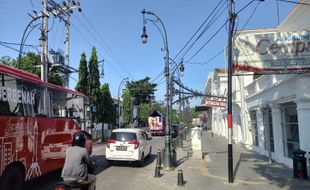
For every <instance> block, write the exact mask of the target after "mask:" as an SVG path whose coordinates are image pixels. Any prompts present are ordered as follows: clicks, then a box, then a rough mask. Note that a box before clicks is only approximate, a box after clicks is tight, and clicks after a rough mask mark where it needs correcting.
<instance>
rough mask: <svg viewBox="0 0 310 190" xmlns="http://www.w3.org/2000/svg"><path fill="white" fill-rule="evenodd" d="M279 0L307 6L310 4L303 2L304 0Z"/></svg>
mask: <svg viewBox="0 0 310 190" xmlns="http://www.w3.org/2000/svg"><path fill="white" fill-rule="evenodd" d="M278 1H282V2H285V3H293V4H297V5H306V6H310V4H309V3H302V2H296V1H289V0H278Z"/></svg>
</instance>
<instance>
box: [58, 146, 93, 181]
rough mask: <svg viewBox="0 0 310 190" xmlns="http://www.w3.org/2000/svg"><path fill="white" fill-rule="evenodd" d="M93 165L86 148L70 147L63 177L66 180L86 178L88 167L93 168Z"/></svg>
mask: <svg viewBox="0 0 310 190" xmlns="http://www.w3.org/2000/svg"><path fill="white" fill-rule="evenodd" d="M92 165H93V164H92V162H91V160H90V157H89V155H88V153H87V150H86V148H82V147H79V146H73V147H68V148H67V150H66V159H65V165H64V167H63V169H62V173H61V177H62V178H63V179H64V181H76V180H86V179H87V174H88V168H92V167H93V166H92Z"/></svg>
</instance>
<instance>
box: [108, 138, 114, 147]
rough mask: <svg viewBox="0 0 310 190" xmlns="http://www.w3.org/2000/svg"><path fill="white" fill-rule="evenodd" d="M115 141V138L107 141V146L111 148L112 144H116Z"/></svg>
mask: <svg viewBox="0 0 310 190" xmlns="http://www.w3.org/2000/svg"><path fill="white" fill-rule="evenodd" d="M114 143H115V140H113V139H109V140H108V143H107V147H108V148H110V144H114Z"/></svg>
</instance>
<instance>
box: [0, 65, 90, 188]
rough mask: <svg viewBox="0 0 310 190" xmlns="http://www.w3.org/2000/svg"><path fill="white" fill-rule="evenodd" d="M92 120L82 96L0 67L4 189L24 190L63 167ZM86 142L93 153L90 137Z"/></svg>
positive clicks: (0, 185) (0, 153) (0, 172)
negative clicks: (26, 183)
mask: <svg viewBox="0 0 310 190" xmlns="http://www.w3.org/2000/svg"><path fill="white" fill-rule="evenodd" d="M88 118H89V100H88V98H87V96H85V95H84V94H82V93H80V92H76V91H73V90H69V89H66V88H63V87H61V86H57V85H54V84H50V83H46V82H42V81H41V79H40V78H39V77H37V76H35V75H33V74H31V73H28V72H25V71H22V70H18V69H16V68H12V67H10V66H7V65H4V64H0V189H3V190H4V189H21V188H22V184H23V182H24V181H25V180H30V179H33V178H36V177H39V176H41V175H43V174H46V173H48V172H51V171H54V170H56V169H59V168H62V167H63V164H64V157H65V150H66V148H67V147H68V146H71V142H72V136H73V134H74V133H77V132H80V131H81V129H84V130H85V128H86V126H88V124H89V119H88ZM81 132H82V133H84V134H87V133H86V132H85V131H81ZM86 136H87V135H86ZM87 143H88V145H89V146H88V151H89V153H91V146H92V144H91V136H88V142H87Z"/></svg>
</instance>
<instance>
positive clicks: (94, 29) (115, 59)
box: [82, 12, 135, 80]
mask: <svg viewBox="0 0 310 190" xmlns="http://www.w3.org/2000/svg"><path fill="white" fill-rule="evenodd" d="M82 16H83V18H84V19H85V20H86V22H87V23H88V25H89V26H90V27H91V28H92V30H93V31H94V32H95V33H96V35H97V36H98V38H99V39H100V40H101V41H102V42H103V43H100V40H99V41H98V42H99V44H101V46H102V47H103V48H104V49H106V50H107V52H108V54H109V55H110V57H111V58H112V59H113V61H114V62H115V63H116V64H118V65H119V67H120V68H121V69H123V70H124V71H125V73H126V74H127V75H128V76H130V77H131V78H132V79H133V80H135V79H134V77H133V75H132V74H131V73H130V72H129V71H128V70H127V69H126V68H125V67H124V64H122V62H121V61H120V59H119V58H118V57H117V56H116V54H115V53H114V51H113V50H112V49H111V48H110V46H109V45H108V44H107V42H106V41H105V40H104V39H103V38H102V37H101V35H100V34H99V32H98V31H97V30H96V28H95V27H94V26H93V25H92V23H91V22H90V21H89V19H88V18H87V17H86V15H85V14H84V13H83V12H82ZM86 28H87V27H86ZM93 36H94V35H93Z"/></svg>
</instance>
